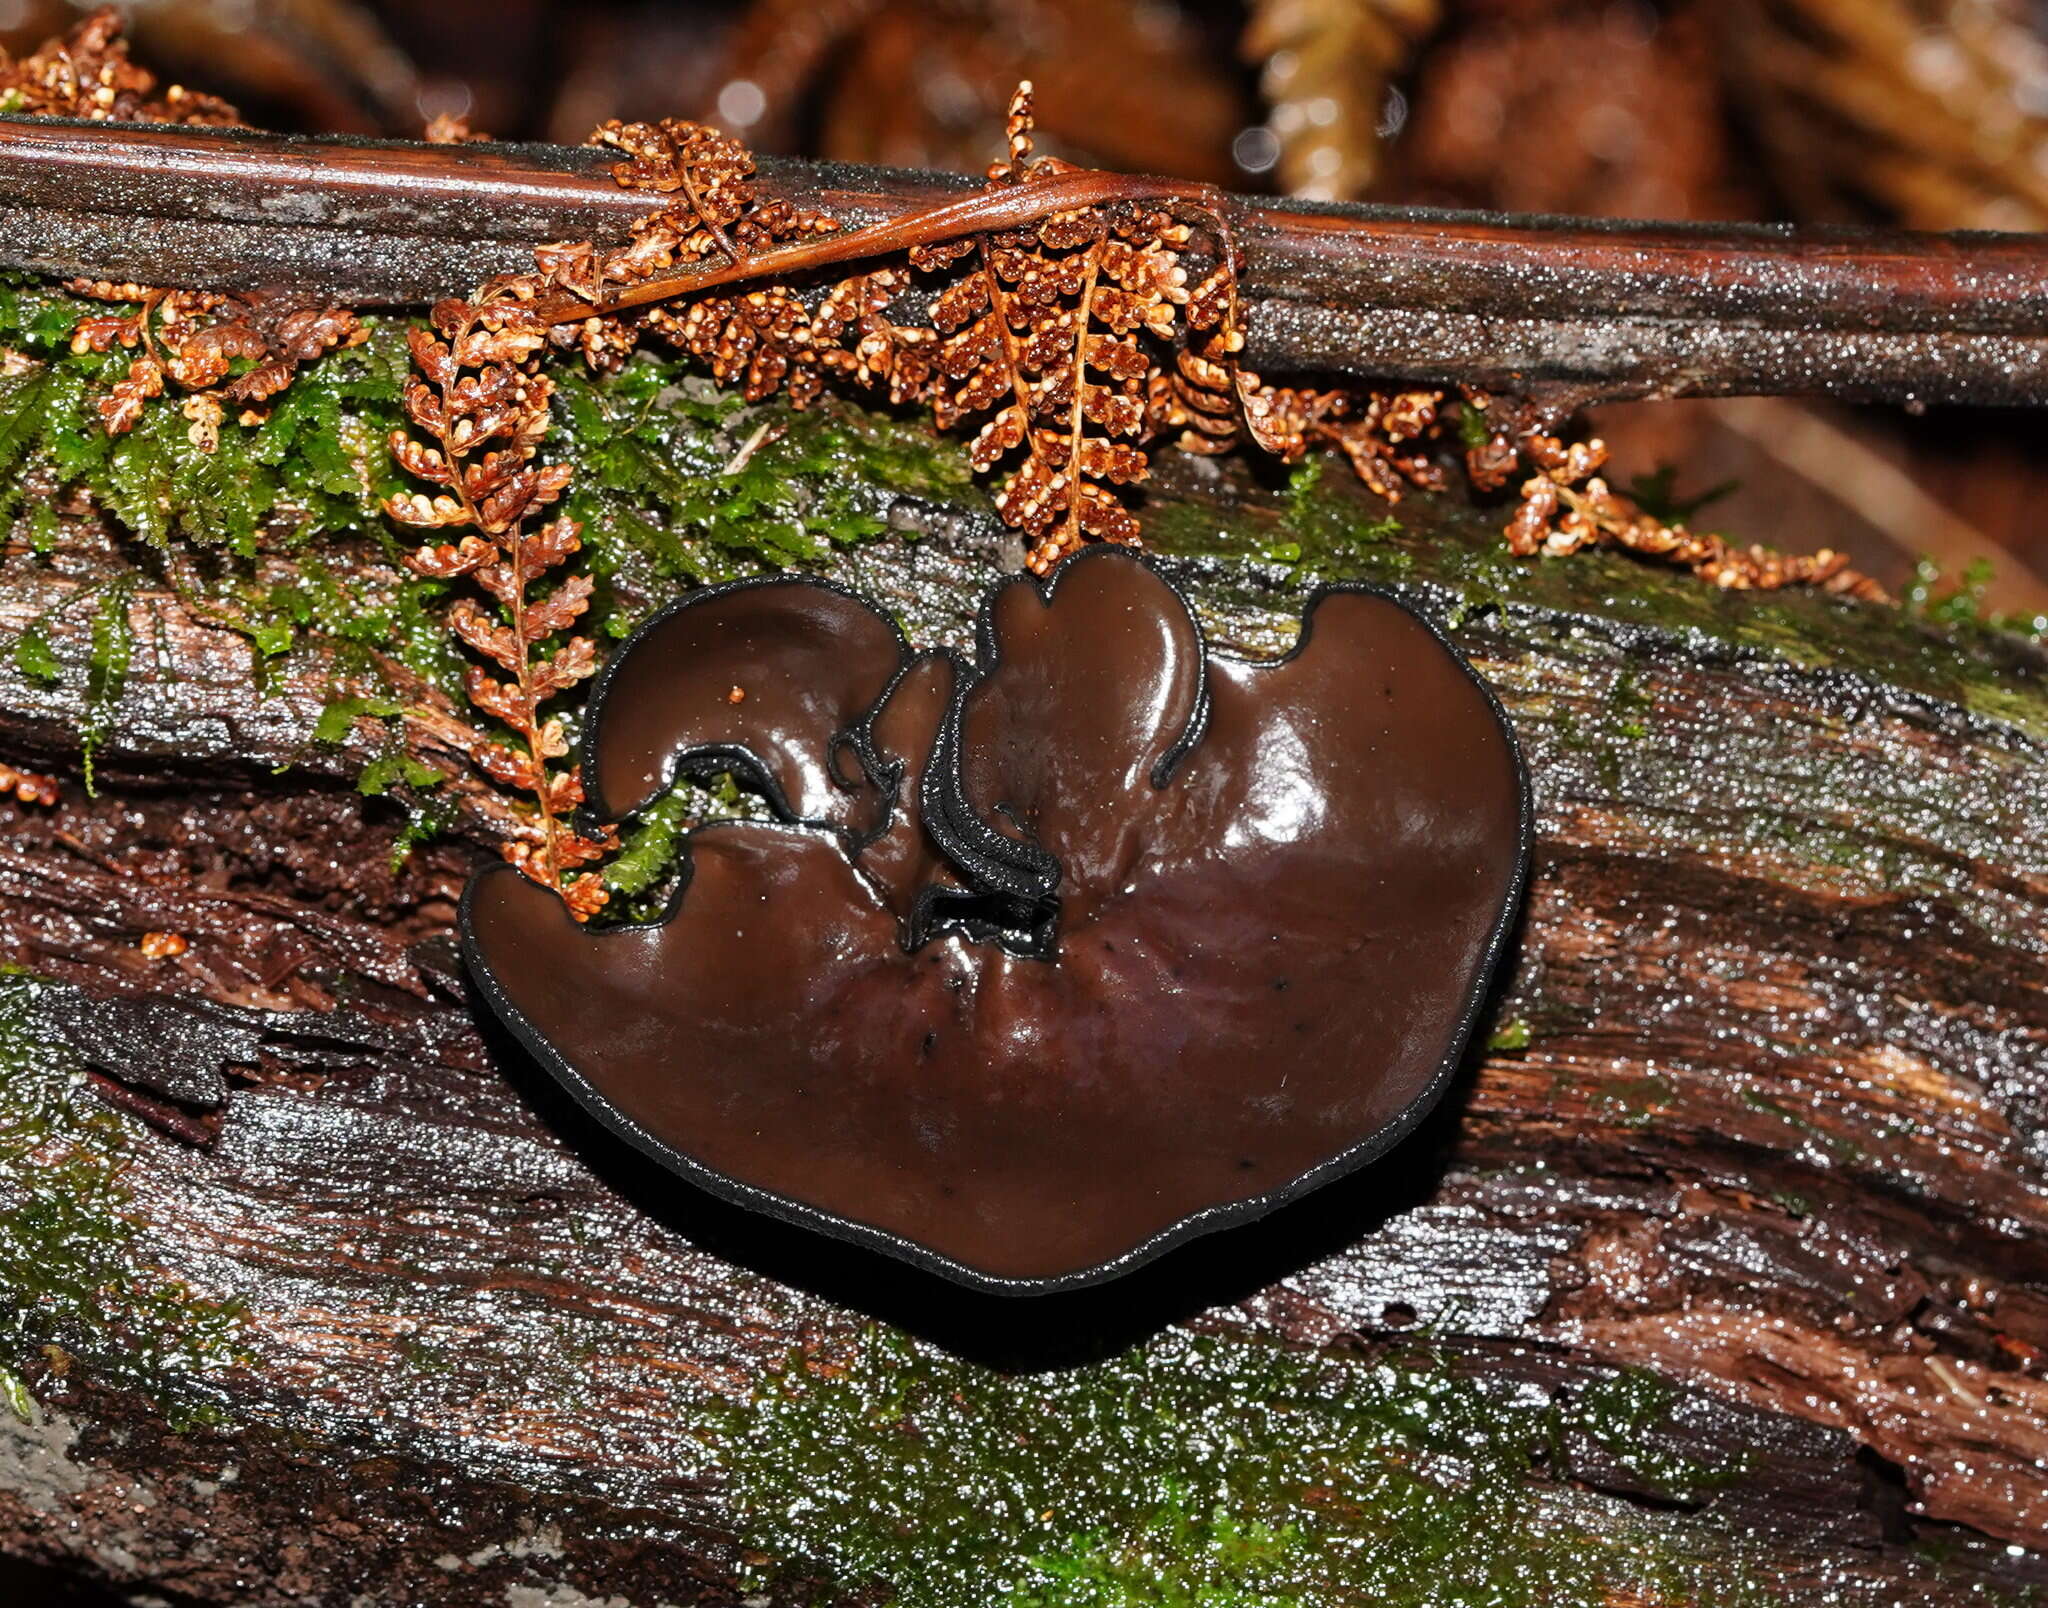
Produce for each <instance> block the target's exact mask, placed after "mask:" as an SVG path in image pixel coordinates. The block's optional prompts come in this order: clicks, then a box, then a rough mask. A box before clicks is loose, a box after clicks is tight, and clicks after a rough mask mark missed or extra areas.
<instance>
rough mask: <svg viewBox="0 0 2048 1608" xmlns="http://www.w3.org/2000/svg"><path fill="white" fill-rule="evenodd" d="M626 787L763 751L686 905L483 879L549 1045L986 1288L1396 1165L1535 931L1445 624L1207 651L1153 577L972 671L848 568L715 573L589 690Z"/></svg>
mask: <svg viewBox="0 0 2048 1608" xmlns="http://www.w3.org/2000/svg"><path fill="white" fill-rule="evenodd" d="M586 753H587V758H586V765H585V770H586V775H587V777H588V781H589V785H590V789H591V797H592V800H593V806H592V807H593V809H594V811H595V812H596V813H598V814H599V815H602V816H605V817H606V818H619V817H623V816H626V815H630V814H631V813H632V812H634V811H635V810H638V809H640V808H642V807H644V806H645V805H647V804H648V803H649V802H650V801H652V800H653V799H654V798H655V797H656V796H658V795H659V794H660V792H661V791H662V790H663V789H664V788H666V787H667V786H669V785H670V783H671V782H672V780H673V779H674V778H675V776H676V775H677V774H678V773H679V772H684V771H691V772H699V773H701V772H704V771H707V770H717V771H730V772H731V773H732V774H733V775H734V776H735V777H737V778H739V779H740V781H741V784H742V785H743V786H747V787H750V788H752V789H753V790H755V791H757V792H759V793H760V794H761V795H762V797H764V798H765V799H766V800H767V801H768V803H769V805H770V806H771V808H772V809H773V811H774V814H775V816H776V817H777V819H776V820H774V821H766V822H764V821H732V822H721V823H713V824H709V825H705V826H700V827H698V828H697V829H696V830H695V831H693V832H692V833H691V834H690V835H689V839H688V845H687V864H686V867H685V872H684V880H683V882H682V885H681V887H680V888H679V890H678V892H677V894H676V895H675V898H674V900H673V902H672V904H671V906H670V908H669V910H668V913H667V914H666V915H665V916H664V917H663V918H662V919H661V920H660V921H658V922H656V923H653V924H651V925H647V926H639V927H619V928H612V929H609V930H591V929H588V928H585V927H581V926H579V925H578V924H577V923H576V922H575V921H574V920H573V919H571V917H570V915H569V913H568V911H567V910H566V908H565V907H564V906H563V905H562V903H561V902H560V900H559V899H558V898H557V897H556V896H555V895H554V894H553V893H551V892H550V891H548V890H547V889H545V888H542V887H540V886H538V885H536V884H534V883H532V882H530V881H528V880H526V879H525V878H524V877H522V876H520V875H519V874H518V873H517V872H516V871H514V870H513V869H512V868H510V867H509V866H495V867H492V868H490V869H487V870H485V871H482V872H480V873H479V874H478V875H477V876H476V878H475V879H474V880H473V881H472V883H471V885H470V888H469V891H468V893H467V895H466V897H465V899H464V903H463V932H464V942H465V946H466V950H467V953H468V956H469V959H470V964H471V966H472V968H473V970H474V971H475V973H476V975H477V977H478V979H479V981H480V984H481V986H482V988H483V991H484V993H485V995H486V996H487V997H488V999H489V1000H490V1002H491V1004H492V1005H493V1007H494V1008H495V1009H496V1010H497V1011H498V1012H499V1013H500V1015H502V1016H503V1018H504V1019H505V1021H506V1022H507V1023H508V1024H509V1025H510V1027H511V1028H512V1029H513V1030H514V1032H515V1033H516V1034H517V1035H518V1036H519V1037H520V1038H521V1039H522V1040H523V1041H524V1042H525V1043H526V1045H527V1046H528V1047H529V1048H530V1049H531V1050H532V1051H533V1052H534V1053H535V1054H536V1055H537V1056H538V1057H539V1059H540V1060H541V1061H542V1062H543V1063H544V1064H545V1065H546V1066H547V1067H548V1068H549V1069H550V1070H551V1071H552V1072H553V1073H554V1075H555V1076H556V1077H558V1078H559V1079H560V1080H561V1081H562V1082H563V1083H564V1084H565V1085H566V1086H567V1088H568V1089H569V1090H570V1092H571V1093H572V1094H574V1095H575V1096H576V1097H577V1098H578V1099H579V1100H580V1101H581V1102H582V1103H583V1104H584V1105H585V1106H586V1107H587V1108H588V1109H590V1110H591V1111H592V1112H593V1113H594V1114H595V1115H596V1116H597V1117H598V1118H599V1119H600V1120H602V1121H603V1122H604V1123H605V1124H606V1125H607V1126H609V1127H610V1128H612V1129H613V1130H614V1131H615V1132H617V1133H619V1134H620V1135H622V1136H623V1137H625V1138H627V1139H628V1140H630V1141H631V1142H633V1143H635V1144H637V1145H638V1146H640V1147H641V1148H642V1149H644V1150H646V1151H647V1152H648V1153H650V1154H651V1155H653V1156H655V1157H656V1158H657V1159H659V1160H661V1161H662V1162H664V1163H666V1164H667V1165H668V1166H670V1167H671V1168H672V1169H673V1170H675V1171H676V1172H678V1173H679V1174H681V1175H682V1176H684V1177H686V1178H688V1179H690V1180H691V1181H692V1182H694V1183H696V1184H698V1185H701V1186H703V1187H706V1188H709V1189H711V1190H713V1191H715V1192H717V1193H719V1194H722V1195H724V1196H726V1197H728V1198H732V1199H736V1200H739V1201H741V1202H742V1203H744V1204H747V1205H751V1206H755V1207H758V1208H761V1209H763V1210H767V1211H770V1212H773V1213H776V1214H777V1215H780V1216H783V1217H787V1218H793V1219H795V1220H797V1221H801V1222H805V1223H807V1224H809V1225H811V1226H813V1227H817V1228H821V1229H823V1230H825V1231H827V1232H830V1233H835V1234H838V1235H841V1236H843V1237H846V1238H850V1239H854V1240H858V1241H862V1242H865V1243H867V1244H870V1245H873V1246H875V1247H878V1248H880V1249H882V1250H885V1251H888V1252H890V1253H893V1254H896V1255H899V1256H903V1257H905V1258H907V1259H909V1260H912V1261H915V1262H919V1263H921V1264H923V1265H925V1266H927V1267H930V1268H933V1269H935V1270H936V1271H939V1272H941V1273H944V1274H946V1275H948V1276H951V1277H954V1278H957V1279H960V1280H963V1281H965V1282H968V1283H971V1284H976V1285H980V1286H983V1287H986V1288H991V1289H1002V1290H1014V1291H1032V1290H1043V1289H1050V1288H1055V1287H1060V1286H1064V1285H1069V1284H1075V1283H1082V1282H1087V1281H1090V1280H1093V1279H1099V1278H1102V1277H1106V1276H1108V1275H1109V1274H1112V1273H1114V1272H1117V1271H1121V1270H1123V1269H1125V1268H1128V1267H1130V1266H1133V1265H1135V1264H1136V1263H1137V1262H1139V1261H1142V1260H1144V1259H1145V1258H1147V1257H1149V1256H1150V1255H1152V1254H1155V1253H1156V1252H1157V1251H1159V1250H1161V1249H1164V1248H1165V1247H1166V1246H1168V1245H1170V1244H1172V1243H1174V1242H1175V1241H1177V1240H1179V1239H1182V1238H1185V1237H1187V1236H1189V1235H1191V1234H1194V1233H1196V1232H1199V1231H1201V1230H1204V1229H1207V1228H1214V1227H1220V1226H1222V1225H1224V1224H1225V1223H1228V1222H1231V1221H1235V1220H1238V1219H1241V1218H1243V1217H1246V1216H1249V1215H1252V1214H1254V1213H1256V1212H1259V1211H1261V1210H1264V1209H1267V1208H1268V1207H1270V1206H1272V1205H1275V1204H1277V1203H1279V1202H1281V1201H1283V1200H1285V1199H1287V1198H1290V1197H1291V1196H1293V1195H1295V1194H1297V1193H1299V1192H1301V1191H1303V1190H1305V1189H1307V1188H1309V1187H1311V1186H1313V1185H1314V1184H1317V1183H1320V1182H1322V1181H1324V1180H1326V1179H1328V1178H1330V1177H1333V1176H1336V1175H1337V1174H1339V1173H1342V1172H1346V1171H1349V1170H1351V1169H1352V1168H1354V1167H1357V1166H1359V1165H1362V1164H1363V1163H1364V1162H1366V1161H1369V1160H1371V1159H1373V1158H1374V1157H1376V1156H1377V1155H1379V1154H1381V1153H1382V1152H1383V1151H1385V1150H1386V1149H1387V1148H1388V1147H1389V1146H1391V1145H1392V1144H1393V1143H1394V1142H1395V1141H1396V1140H1398V1139H1399V1138H1400V1137H1401V1136H1402V1135H1403V1134H1405V1133H1406V1132H1408V1131H1409V1130H1410V1129H1411V1128H1412V1127H1413V1126H1414V1125H1415V1123H1416V1122H1418V1121H1419V1120H1420V1119H1421V1117H1422V1115H1423V1114H1424V1113H1425V1112H1426V1111H1427V1110H1428V1108H1429V1107H1430V1106H1431V1105H1432V1104H1434V1103H1435V1101H1436V1100H1437V1098H1438V1097H1439V1096H1440V1095H1441V1094H1442V1092H1443V1090H1444V1087H1445V1085H1446V1083H1447V1082H1448V1080H1449V1079H1450V1077H1451V1075H1452V1072H1453V1070H1454V1069H1455V1066H1456V1063H1457V1059H1458V1056H1459V1054H1460V1052H1461V1051H1462V1049H1463V1046H1464V1044H1465V1042H1466V1040H1467V1038H1468V1036H1469V1034H1470V1031H1471V1028H1472V1025H1473V1021H1474V1019H1475V1017H1476V1015H1477V1013H1478V1010H1479V1006H1480V1003H1481V1000H1482V997H1483V993H1484V990H1485V987H1486V984H1487V980H1488V976H1489V974H1490V972H1491V970H1492V968H1493V965H1494V962H1495V961H1496V959H1497V958H1498V955H1499V952H1500V950H1501V947H1502V945H1503V943H1504V942H1505V938H1506V934H1507V930H1508V925H1509V922H1510V919H1511V917H1512V915H1513V912H1514V909H1515V906H1516V903H1517V901H1518V899H1519V896H1520V891H1521V887H1522V882H1523V878H1524V875H1525V867H1526V860H1527V838H1528V801H1527V788H1526V783H1525V780H1524V777H1523V772H1522V767H1521V762H1520V758H1519V755H1518V754H1517V752H1516V749H1515V745H1514V741H1513V738H1512V736H1511V734H1510V733H1509V731H1508V728H1507V725H1506V723H1505V721H1504V719H1503V717H1502V715H1501V713H1500V710H1499V707H1498V705H1497V704H1496V703H1495V702H1494V700H1493V698H1492V696H1491V695H1490V694H1489V693H1488V691H1487V690H1486V688H1485V687H1484V685H1483V684H1482V683H1481V682H1480V681H1479V680H1478V679H1477V678H1476V677H1475V676H1474V675H1473V673H1472V672H1471V671H1470V670H1469V669H1468V668H1467V666H1466V665H1465V663H1464V661H1463V660H1462V659H1460V658H1459V657H1458V655H1457V654H1456V653H1455V652H1453V651H1452V649H1451V648H1450V647H1449V646H1448V645H1447V644H1446V643H1445V642H1444V640H1443V639H1442V638H1441V637H1440V636H1439V635H1438V634H1437V633H1436V632H1435V630H1434V629H1433V628H1432V627H1430V626H1429V625H1428V624H1426V623H1425V622H1424V621H1423V620H1421V619H1420V618H1418V617H1417V616H1416V615H1414V614H1412V613H1410V612H1409V611H1408V610H1407V609H1406V608H1404V607H1403V606H1401V605H1400V604H1398V603H1396V602H1394V601H1393V600H1391V599H1390V598H1387V597H1385V596H1383V595H1381V594H1379V593H1376V592H1374V591H1371V590H1369V589H1366V588H1361V587H1333V588H1328V589H1325V590H1323V591H1321V592H1319V593H1317V594H1316V595H1315V596H1314V597H1313V598H1312V599H1311V600H1310V602H1309V604H1308V607H1307V609H1306V611H1305V613H1304V616H1303V621H1302V633H1301V639H1300V641H1299V643H1298V644H1297V646H1296V647H1295V649H1294V650H1293V651H1292V652H1291V653H1290V654H1288V655H1287V656H1286V657H1285V658H1282V659H1278V660H1274V661H1271V662H1250V661H1243V660H1238V659H1233V658H1229V657H1225V656H1223V655H1221V654H1218V653H1212V652H1210V651H1209V650H1208V649H1207V648H1206V646H1205V644H1204V642H1203V639H1202V635H1201V632H1200V630H1199V628H1198V627H1197V625H1196V622H1195V620H1194V617H1193V615H1192V613H1191V612H1190V610H1189V608H1188V605H1187V602H1186V599H1185V598H1184V597H1183V596H1182V595H1181V594H1180V592H1179V591H1178V590H1177V589H1176V588H1175V587H1174V586H1173V585H1172V584H1170V583H1169V581H1168V580H1167V579H1165V578H1164V577H1163V576H1162V575H1161V574H1160V573H1159V572H1158V571H1157V570H1156V569H1154V568H1153V567H1152V565H1151V564H1150V563H1148V562H1146V561H1144V560H1141V559H1139V558H1135V557H1133V556H1131V555H1129V554H1127V553H1125V552H1122V551H1120V550H1117V549H1114V548H1098V549H1089V550H1087V551H1084V552H1083V553H1081V554H1079V555H1077V556H1075V557H1074V558H1071V559H1069V560H1067V561H1066V562H1065V563H1064V564H1062V565H1061V567H1060V568H1059V569H1058V570H1056V571H1055V572H1054V574H1053V575H1052V577H1051V578H1050V579H1049V580H1048V581H1045V582H1039V581H1035V580H1032V579H1030V578H1027V577H1019V578H1016V579H1013V580H1009V581H1005V582H1003V583H1001V584H999V585H998V586H996V587H995V588H994V589H992V591H991V592H990V594H989V596H988V598H987V600H986V602H985V604H984V606H983V609H982V613H981V617H980V621H979V626H978V632H977V642H976V648H975V653H974V656H973V658H972V659H971V660H970V659H967V658H965V657H963V656H958V655H955V654H952V653H949V652H943V651H941V652H928V653H916V652H913V651H912V650H911V648H910V646H909V645H908V643H906V642H905V640H904V638H903V636H902V634H901V633H900V632H899V631H898V630H897V628H896V626H895V625H894V624H893V623H892V622H891V621H890V620H889V618H888V617H887V616H886V615H884V614H883V613H882V612H881V611H880V610H878V609H876V608H875V607H873V606H872V605H871V604H869V603H867V602H865V601H863V600H862V599H860V598H858V597H855V596H853V595H852V594H850V593H847V592H845V591H842V590H840V589H837V588H835V587H832V586H829V585H825V584H822V583H819V582H816V581H810V580H799V579H786V578H779V579H771V580H764V581H755V582H742V583H738V584H735V585H731V586H726V587H720V588H713V589H710V590H707V591H704V592H700V593H697V594H695V595H693V596H691V597H689V598H686V599H685V600H683V601H682V602H680V603H678V604H676V605H675V606H673V607H672V608H670V609H669V610H667V611H666V612H664V613H663V614H661V615H658V616H657V617H656V618H655V619H653V620H652V621H650V622H649V623H648V624H647V625H646V626H645V627H643V628H642V629H641V631H640V632H639V633H637V634H636V635H635V637H634V638H633V639H632V640H631V641H630V642H629V643H628V644H627V645H626V647H625V648H624V649H623V650H621V652H620V653H619V654H618V655H617V656H616V657H615V658H614V660H613V662H612V664H611V665H610V666H609V667H608V669H607V671H606V673H605V675H604V677H603V679H602V680H601V682H600V683H599V686H598V688H597V690H596V692H595V694H594V695H593V703H592V716H591V722H590V728H589V737H588V741H587V744H586Z"/></svg>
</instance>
